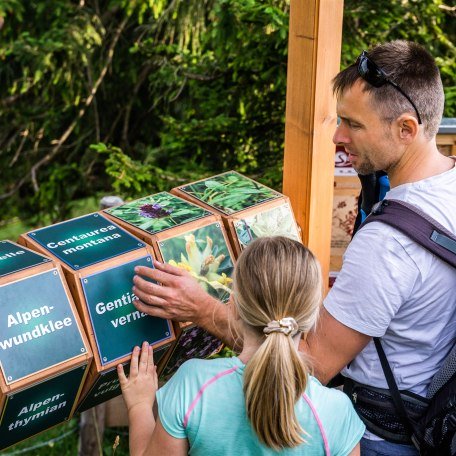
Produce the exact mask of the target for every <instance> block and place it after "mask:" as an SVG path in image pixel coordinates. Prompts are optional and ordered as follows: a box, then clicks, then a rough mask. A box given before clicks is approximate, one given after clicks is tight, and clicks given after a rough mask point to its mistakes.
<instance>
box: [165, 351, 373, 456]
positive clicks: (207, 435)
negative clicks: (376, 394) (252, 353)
mask: <svg viewBox="0 0 456 456" xmlns="http://www.w3.org/2000/svg"><path fill="white" fill-rule="evenodd" d="M244 368H245V365H244V364H243V363H242V361H241V360H240V359H239V358H237V357H234V358H220V359H214V360H200V359H192V360H190V361H187V362H186V363H184V364H183V365H182V366H181V367H180V368H179V370H178V371H177V372H176V374H175V375H174V376H173V377H172V378H171V380H170V381H169V382H168V383H167V384H166V385H165V386H164V387H163V388H161V389H160V390H158V392H157V402H158V413H159V416H160V421H161V423H162V425H163V427H164V428H165V430H166V431H167V432H168V434H170V435H171V436H173V437H175V438H187V439H188V441H189V447H190V450H189V454H190V455H204V456H207V455H211V456H226V455H236V456H244V455H245V456H251V455H273V454H283V455H304V454H305V455H306V456H317V455H318V456H322V455H326V454H331V455H332V456H338V455H340V456H346V455H347V454H349V453H350V451H351V450H352V449H353V448H354V447H355V446H356V444H357V443H358V442H359V440H360V439H361V437H362V436H363V434H364V430H365V426H364V424H363V423H362V422H361V420H360V419H359V418H358V416H357V415H356V412H355V411H354V409H353V407H352V405H351V403H350V400H349V399H348V397H347V396H346V395H345V394H344V393H342V392H341V391H339V390H335V389H329V388H326V387H324V386H322V385H321V383H320V382H319V381H318V380H317V379H315V378H314V377H309V382H308V386H307V389H306V392H305V394H304V395H303V397H302V398H301V399H300V400H299V401H298V403H297V404H296V414H297V416H298V419H299V422H300V424H301V426H302V428H303V429H304V430H305V432H306V435H305V436H304V438H305V440H306V443H303V444H301V445H300V446H298V447H296V448H293V449H285V450H282V451H280V452H277V451H274V450H271V449H270V448H267V447H266V446H264V445H263V444H262V443H260V442H259V440H258V438H257V436H256V434H255V432H254V431H253V429H252V427H251V425H250V423H249V421H248V419H247V415H246V411H245V404H244V393H243V390H242V385H243V373H244ZM322 432H323V435H324V436H323V435H322ZM325 448H326V451H325ZM328 450H329V451H328Z"/></svg>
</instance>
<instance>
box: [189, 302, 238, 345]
mask: <svg viewBox="0 0 456 456" xmlns="http://www.w3.org/2000/svg"><path fill="white" fill-rule="evenodd" d="M203 306H204V309H205V311H204V312H202V313H201V315H200V317H199V318H198V320H197V321H195V323H196V324H197V325H198V326H200V327H201V328H203V329H205V330H206V331H208V332H210V333H211V334H212V335H214V336H215V337H217V338H218V339H220V340H222V341H223V342H224V343H225V344H226V345H228V346H229V347H231V348H233V349H234V350H236V351H239V350H240V349H242V338H241V336H240V335H239V332H238V331H237V329H236V324H235V322H234V320H232V319H231V321H230V318H229V311H228V304H224V303H222V302H220V301H218V300H217V299H215V298H213V297H211V296H209V295H208V297H207V300H206V302H204V303H203Z"/></svg>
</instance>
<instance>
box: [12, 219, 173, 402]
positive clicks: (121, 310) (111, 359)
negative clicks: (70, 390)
mask: <svg viewBox="0 0 456 456" xmlns="http://www.w3.org/2000/svg"><path fill="white" fill-rule="evenodd" d="M19 242H21V243H23V244H26V245H27V246H29V247H31V248H33V249H35V250H37V251H38V252H41V253H45V254H46V255H50V256H51V257H53V258H55V259H56V260H57V261H60V262H61V264H62V268H63V270H64V272H65V275H66V278H67V281H68V284H69V286H70V289H71V292H72V294H73V296H74V299H75V301H76V304H77V308H78V310H79V313H80V316H81V319H82V321H83V324H84V327H85V328H86V331H87V335H88V337H89V340H90V344H91V347H92V350H93V353H94V363H93V364H92V366H91V368H90V372H89V374H88V378H87V381H86V383H85V385H84V389H83V393H82V395H81V402H80V404H79V405H78V411H82V410H85V409H86V408H88V406H89V405H90V406H93V405H97V404H99V403H101V402H104V401H105V400H108V399H111V398H112V397H113V396H115V395H118V394H120V393H121V391H120V387H119V385H118V384H117V388H116V389H115V390H114V389H112V388H111V389H109V391H107V389H106V388H102V390H100V391H96V390H95V389H94V385H96V384H102V383H103V381H101V377H103V376H104V375H105V373H106V372H108V371H111V370H112V369H113V368H114V367H115V366H116V365H117V364H119V363H122V364H128V362H129V361H130V357H131V353H132V351H133V348H134V347H135V345H141V343H142V342H143V341H145V340H147V341H148V342H149V343H150V344H151V345H152V346H153V347H154V348H155V349H156V356H155V362H156V363H158V362H159V361H160V360H159V356H160V355H163V354H164V350H163V349H162V350H159V348H161V347H163V348H165V347H166V348H169V347H170V344H171V342H172V341H173V340H174V339H175V336H174V329H173V326H172V324H171V322H170V321H168V320H163V319H161V318H154V317H150V316H148V315H146V314H144V313H142V312H139V311H138V310H136V308H135V307H134V305H133V300H134V298H135V296H134V294H133V293H132V286H133V276H134V268H135V266H138V265H142V266H146V265H147V266H151V267H152V266H153V263H152V253H153V252H152V250H151V249H150V248H149V247H148V246H147V245H145V244H144V243H143V242H142V241H141V240H139V239H137V238H136V237H134V236H132V235H131V234H130V233H128V232H126V231H125V230H123V229H122V228H121V227H119V226H118V225H117V224H115V223H113V222H112V221H111V220H109V219H107V218H106V217H104V216H103V215H102V214H99V213H95V214H89V215H86V216H83V217H79V218H75V219H72V220H68V221H66V222H62V223H59V224H56V225H51V226H49V227H45V228H41V229H39V230H34V231H31V232H29V233H26V234H24V235H22V236H21V237H20V241H19ZM100 381H101V383H100ZM102 392H103V393H104V394H102ZM91 393H93V394H94V395H95V394H97V395H96V396H94V395H93V396H91Z"/></svg>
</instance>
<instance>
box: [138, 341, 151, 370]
mask: <svg viewBox="0 0 456 456" xmlns="http://www.w3.org/2000/svg"><path fill="white" fill-rule="evenodd" d="M148 364H149V344H148V343H147V342H143V344H142V348H141V357H140V358H139V372H140V373H143V372H147V366H148Z"/></svg>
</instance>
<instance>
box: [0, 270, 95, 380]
mask: <svg viewBox="0 0 456 456" xmlns="http://www.w3.org/2000/svg"><path fill="white" fill-rule="evenodd" d="M56 347H58V349H56ZM85 351H86V350H85V347H84V342H83V340H82V337H81V334H80V332H79V328H78V326H77V323H76V320H75V316H74V313H73V310H72V308H71V306H70V303H69V300H68V296H67V294H66V291H65V288H64V286H63V283H62V280H61V277H60V275H59V273H58V271H57V269H51V270H49V271H46V272H44V273H40V274H35V275H33V276H30V277H26V278H24V279H21V280H18V281H15V282H10V283H7V284H5V285H2V286H0V364H1V368H2V370H3V374H4V376H5V380H6V383H7V384H10V383H11V382H14V381H16V380H19V379H21V378H23V377H26V376H27V375H30V374H34V373H36V372H40V371H41V370H43V369H47V368H48V367H51V366H54V365H56V364H59V363H62V362H64V361H67V360H69V359H72V358H74V357H76V356H79V355H81V353H85Z"/></svg>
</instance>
